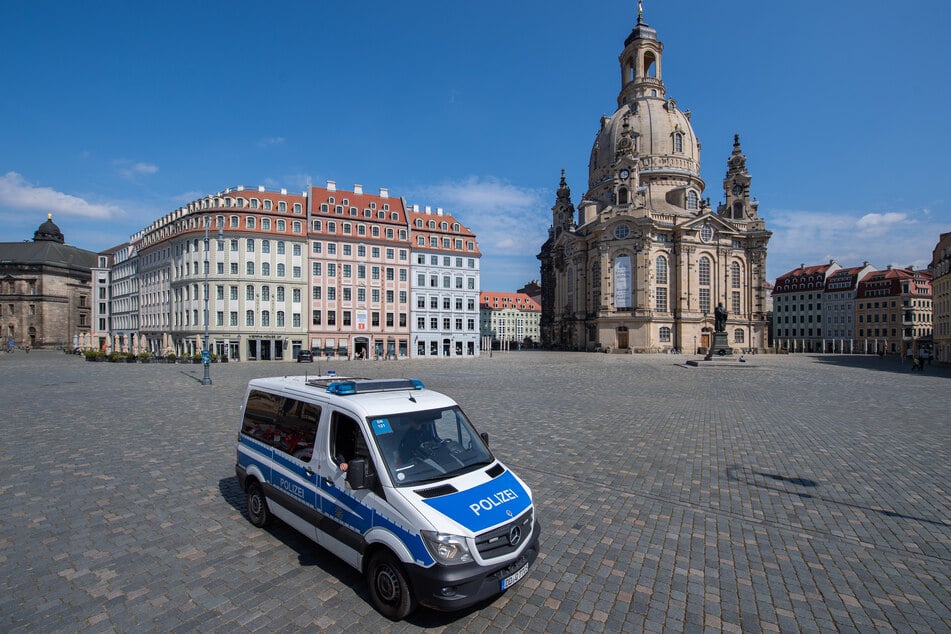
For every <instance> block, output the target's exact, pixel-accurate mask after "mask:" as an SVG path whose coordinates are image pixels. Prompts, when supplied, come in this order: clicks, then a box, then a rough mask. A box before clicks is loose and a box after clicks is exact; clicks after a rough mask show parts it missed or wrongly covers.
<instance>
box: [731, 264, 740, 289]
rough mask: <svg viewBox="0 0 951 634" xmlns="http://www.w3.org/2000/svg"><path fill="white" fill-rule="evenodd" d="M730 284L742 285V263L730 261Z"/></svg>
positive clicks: (734, 286) (736, 286)
mask: <svg viewBox="0 0 951 634" xmlns="http://www.w3.org/2000/svg"><path fill="white" fill-rule="evenodd" d="M730 284H731V285H732V286H733V288H739V287H740V263H739V262H731V263H730Z"/></svg>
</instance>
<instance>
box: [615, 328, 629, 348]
mask: <svg viewBox="0 0 951 634" xmlns="http://www.w3.org/2000/svg"><path fill="white" fill-rule="evenodd" d="M629 345H630V342H629V341H628V333H627V326H620V327H618V329H617V347H618V349H619V350H627V348H628V347H629Z"/></svg>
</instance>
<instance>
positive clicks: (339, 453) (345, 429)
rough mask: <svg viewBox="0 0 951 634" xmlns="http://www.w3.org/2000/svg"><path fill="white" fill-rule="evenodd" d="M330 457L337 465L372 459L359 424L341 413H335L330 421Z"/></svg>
mask: <svg viewBox="0 0 951 634" xmlns="http://www.w3.org/2000/svg"><path fill="white" fill-rule="evenodd" d="M330 455H331V456H333V457H334V462H336V464H337V465H340V464H341V463H349V462H350V461H351V460H353V459H354V458H365V459H367V460H369V459H370V450H369V448H368V447H367V442H366V439H365V438H364V437H363V434H362V433H361V432H360V426H359V424H357V421H355V420H353V419H352V418H350V417H349V416H347V415H346V414H341V413H340V412H334V413H333V416H332V417H331V419H330Z"/></svg>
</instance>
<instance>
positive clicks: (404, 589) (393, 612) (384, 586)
mask: <svg viewBox="0 0 951 634" xmlns="http://www.w3.org/2000/svg"><path fill="white" fill-rule="evenodd" d="M366 581H367V587H368V588H369V590H370V599H371V600H372V601H373V605H374V606H376V609H377V610H379V611H380V614H382V615H383V616H385V617H386V618H388V619H391V620H393V621H401V620H403V619H405V618H406V617H407V616H409V614H410V613H411V612H412V611H413V610H415V609H416V601H415V599H414V598H413V592H412V589H411V588H410V587H409V582H408V581H407V579H406V573H405V572H403V567H402V566H401V565H400V563H399V562H398V561H397V560H396V558H395V557H393V555H391V554H390V553H389V552H387V551H385V550H381V551H379V552H377V553H376V554H375V555H373V557H372V558H371V559H370V563H369V564H368V565H367V569H366Z"/></svg>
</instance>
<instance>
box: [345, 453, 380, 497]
mask: <svg viewBox="0 0 951 634" xmlns="http://www.w3.org/2000/svg"><path fill="white" fill-rule="evenodd" d="M375 483H376V475H375V474H374V473H373V468H372V467H371V466H370V461H369V460H367V459H366V458H354V459H353V460H351V461H350V462H349V463H348V466H347V484H349V485H350V488H351V489H353V490H354V491H358V490H360V489H372V488H373V486H374V484H375Z"/></svg>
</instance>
